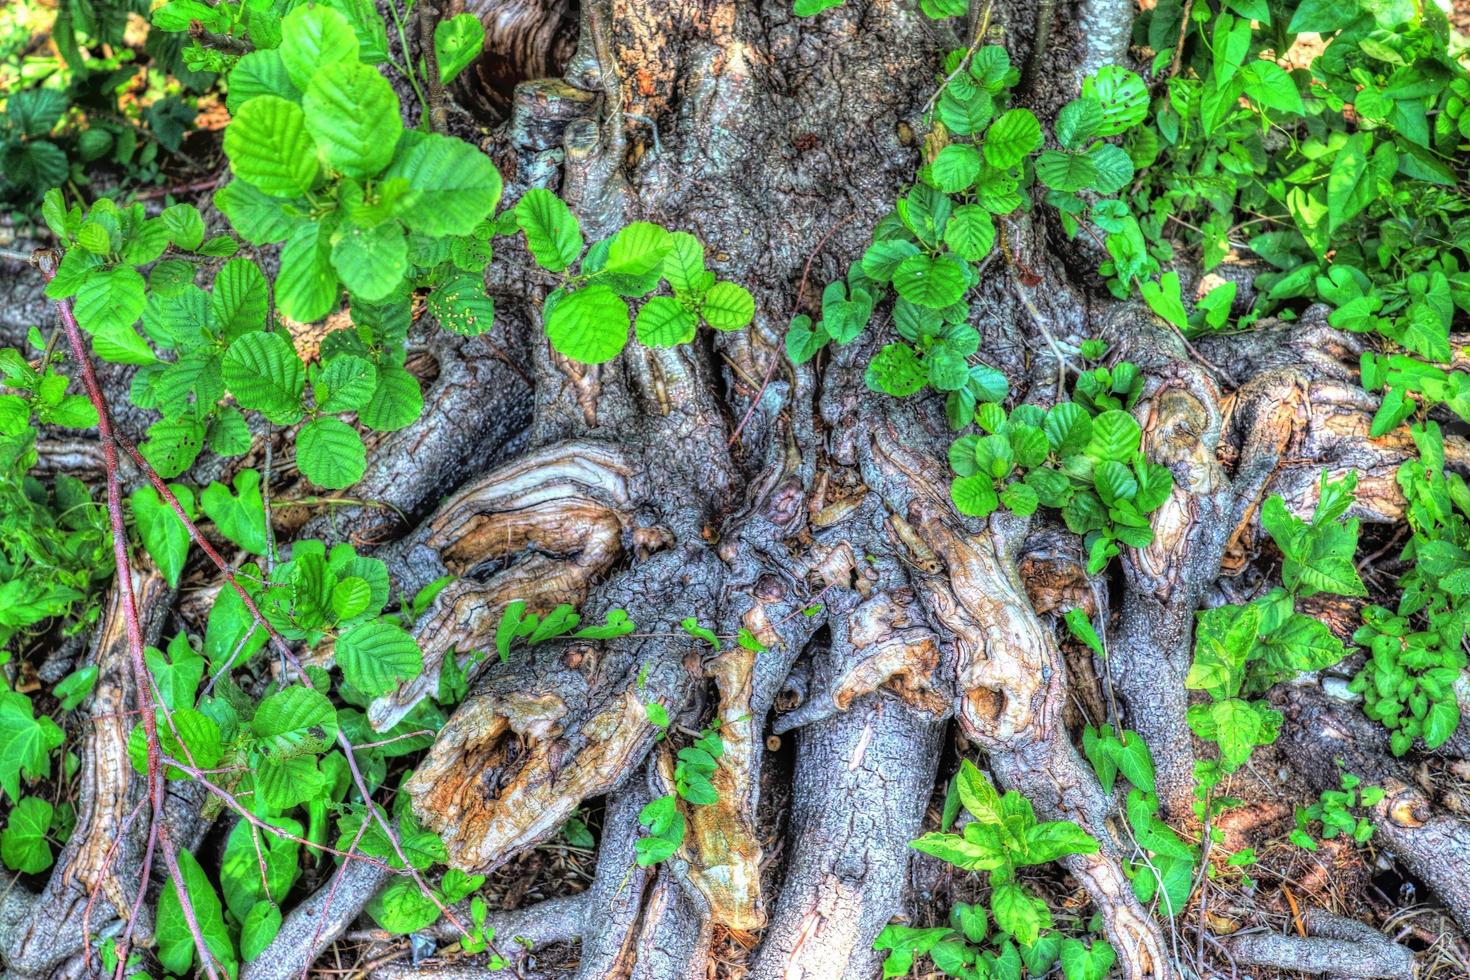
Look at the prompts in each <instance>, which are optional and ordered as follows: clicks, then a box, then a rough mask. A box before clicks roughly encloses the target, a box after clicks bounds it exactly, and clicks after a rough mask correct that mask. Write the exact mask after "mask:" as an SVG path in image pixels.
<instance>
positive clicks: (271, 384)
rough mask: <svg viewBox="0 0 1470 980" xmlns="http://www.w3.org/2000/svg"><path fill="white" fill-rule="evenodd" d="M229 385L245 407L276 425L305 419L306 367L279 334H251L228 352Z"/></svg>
mask: <svg viewBox="0 0 1470 980" xmlns="http://www.w3.org/2000/svg"><path fill="white" fill-rule="evenodd" d="M221 373H222V375H223V377H224V382H225V385H226V386H227V387H228V388H229V389H230V393H231V394H233V395H234V396H235V400H236V401H237V402H239V403H240V406H241V407H242V408H253V409H255V410H256V411H258V412H260V414H262V415H264V416H265V417H266V418H268V419H270V420H271V421H272V422H274V423H275V424H276V425H294V424H295V423H297V422H299V421H300V420H301V414H302V410H301V392H302V390H303V389H304V388H305V386H306V367H305V365H303V364H302V363H301V358H300V357H298V356H297V355H296V350H295V348H293V347H292V346H291V344H290V343H289V342H288V341H286V340H284V339H283V338H282V337H281V335H280V334H277V333H264V332H257V333H248V334H246V335H245V336H243V337H241V338H240V339H238V340H236V341H235V342H234V343H232V344H231V345H230V347H229V350H227V351H225V356H224V360H223V362H222V363H221Z"/></svg>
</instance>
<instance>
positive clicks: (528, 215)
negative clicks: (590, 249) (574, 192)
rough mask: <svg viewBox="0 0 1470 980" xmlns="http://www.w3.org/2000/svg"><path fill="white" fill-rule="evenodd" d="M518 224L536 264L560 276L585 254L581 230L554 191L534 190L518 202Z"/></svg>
mask: <svg viewBox="0 0 1470 980" xmlns="http://www.w3.org/2000/svg"><path fill="white" fill-rule="evenodd" d="M515 214H516V224H517V225H518V226H519V227H520V229H521V231H523V232H525V235H526V246H527V247H528V248H529V249H530V250H531V258H533V259H535V260H536V264H537V265H539V266H541V268H543V269H546V270H548V271H550V272H561V271H562V270H564V269H565V268H566V267H567V266H569V265H571V264H572V263H573V262H575V261H577V257H578V256H579V255H581V254H582V248H583V241H582V228H581V226H580V225H579V224H578V223H577V218H576V216H575V215H573V214H572V211H571V209H570V208H568V207H567V206H566V204H565V202H563V201H562V199H561V198H559V197H557V196H556V195H555V194H553V193H551V191H548V190H543V189H542V188H539V187H533V188H531V189H530V190H528V191H526V193H525V194H523V195H521V199H520V200H519V201H517V202H516V208H515Z"/></svg>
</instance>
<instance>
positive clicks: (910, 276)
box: [893, 254, 969, 310]
mask: <svg viewBox="0 0 1470 980" xmlns="http://www.w3.org/2000/svg"><path fill="white" fill-rule="evenodd" d="M968 286H969V280H968V279H967V278H966V277H965V270H964V268H963V266H962V265H961V264H960V263H959V262H957V261H955V260H953V259H949V258H944V257H940V258H931V257H929V256H928V255H923V254H920V255H911V256H909V257H908V258H906V259H904V260H903V261H902V262H900V263H899V265H898V268H897V269H895V270H894V273H893V287H894V288H895V289H896V290H898V294H899V295H900V296H902V297H903V298H904V299H906V300H908V301H909V302H910V303H913V304H914V305H916V306H923V307H926V308H928V309H931V310H942V309H944V308H946V307H948V306H952V305H954V304H955V303H958V302H959V301H960V299H961V298H962V297H963V296H964V295H965V290H966V289H967V288H968Z"/></svg>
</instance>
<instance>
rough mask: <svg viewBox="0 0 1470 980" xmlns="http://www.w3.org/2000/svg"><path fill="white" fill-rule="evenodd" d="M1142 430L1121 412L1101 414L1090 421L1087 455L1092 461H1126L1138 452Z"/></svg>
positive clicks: (1126, 414)
mask: <svg viewBox="0 0 1470 980" xmlns="http://www.w3.org/2000/svg"><path fill="white" fill-rule="evenodd" d="M1142 438H1143V430H1142V429H1141V428H1139V425H1138V423H1137V422H1136V421H1135V420H1134V418H1133V416H1132V415H1129V414H1128V413H1127V412H1123V411H1117V410H1114V411H1108V412H1103V413H1102V414H1101V415H1099V416H1097V417H1096V418H1095V419H1093V420H1092V437H1091V438H1090V439H1089V440H1088V443H1087V455H1089V456H1091V457H1092V458H1093V459H1094V460H1097V461H1099V462H1101V461H1102V460H1108V459H1111V460H1118V461H1127V460H1131V459H1132V458H1133V454H1134V453H1135V452H1137V451H1138V445H1139V441H1140V440H1141V439H1142Z"/></svg>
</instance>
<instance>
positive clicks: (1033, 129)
mask: <svg viewBox="0 0 1470 980" xmlns="http://www.w3.org/2000/svg"><path fill="white" fill-rule="evenodd" d="M1041 139H1042V137H1041V123H1039V122H1037V121H1036V116H1034V115H1033V114H1032V113H1031V110H1029V109H1010V110H1008V111H1007V112H1006V113H1005V114H1004V115H1002V116H1001V117H1000V118H999V119H997V120H996V121H995V122H993V123H991V124H990V129H988V130H987V131H986V133H985V147H984V151H985V159H986V161H987V162H989V164H990V165H991V166H992V167H1000V168H1002V169H1004V168H1006V167H1014V166H1016V165H1017V164H1019V163H1020V162H1021V161H1022V160H1024V159H1026V157H1027V155H1028V154H1030V153H1031V152H1032V151H1033V150H1036V149H1038V148H1039V147H1040V146H1041Z"/></svg>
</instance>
